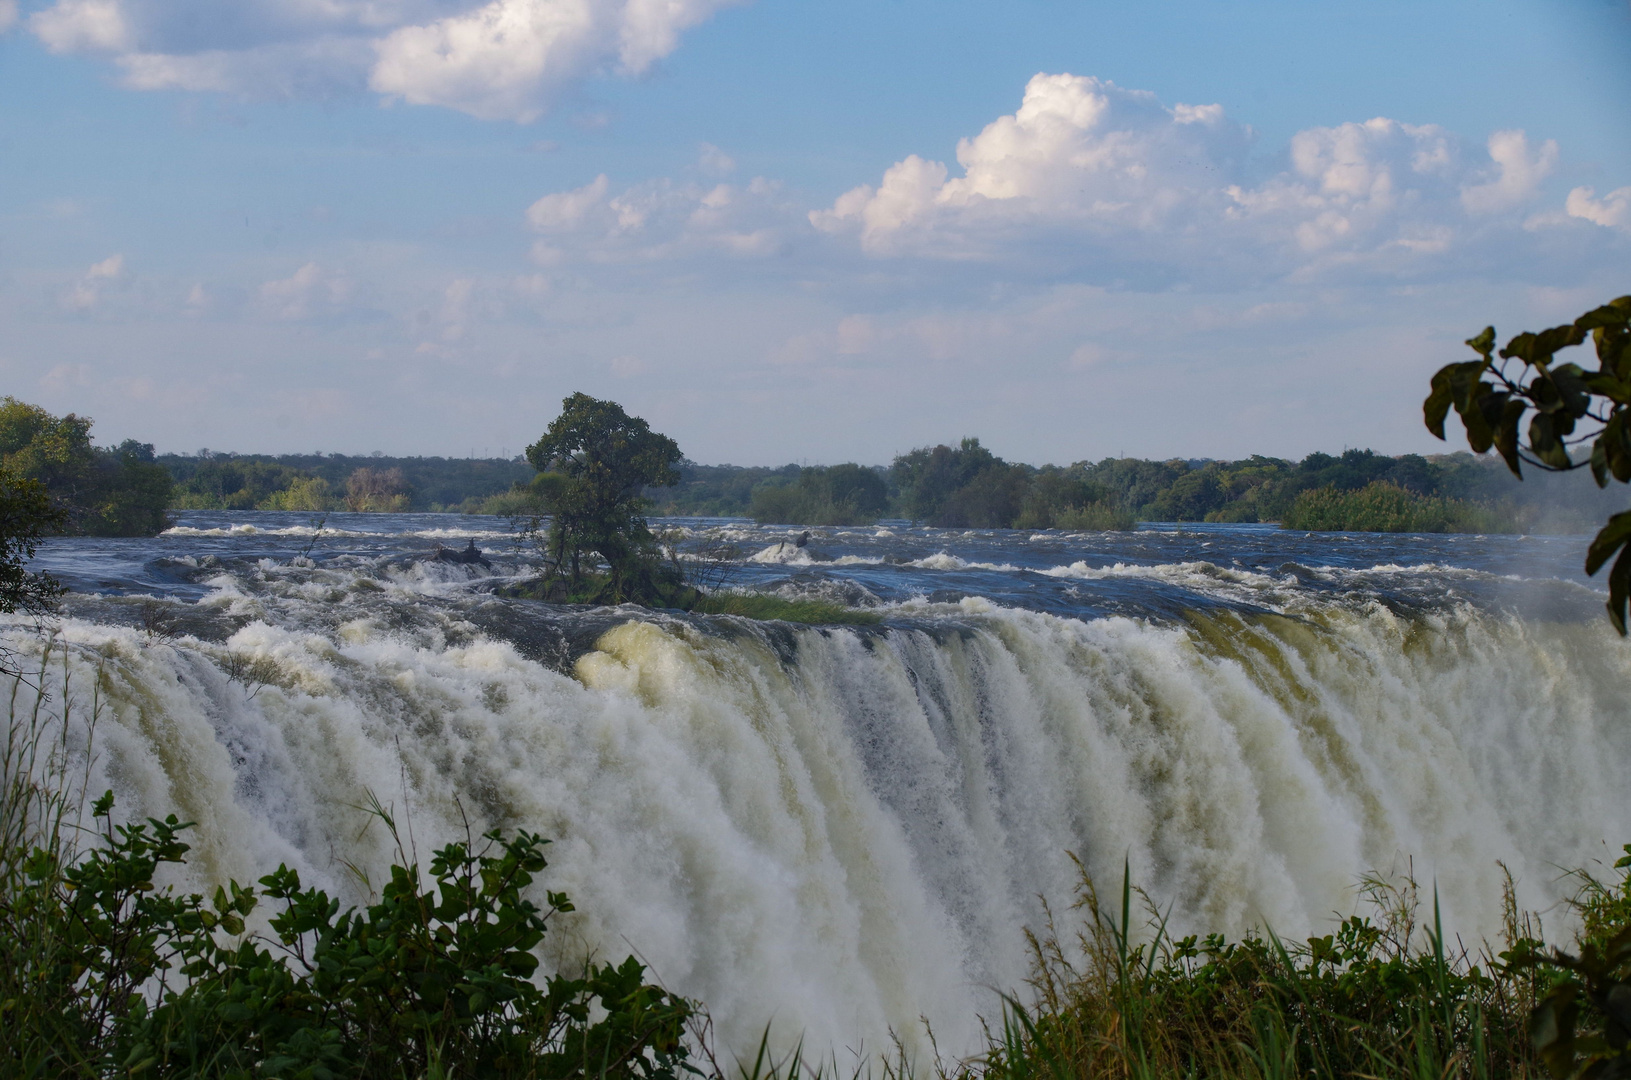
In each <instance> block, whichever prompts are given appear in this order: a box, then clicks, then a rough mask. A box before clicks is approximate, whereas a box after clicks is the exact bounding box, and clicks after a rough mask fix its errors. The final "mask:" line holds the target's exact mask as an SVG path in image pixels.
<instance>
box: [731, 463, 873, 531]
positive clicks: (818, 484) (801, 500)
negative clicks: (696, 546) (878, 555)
mask: <svg viewBox="0 0 1631 1080" xmlns="http://www.w3.org/2000/svg"><path fill="white" fill-rule="evenodd" d="M888 509H889V488H888V486H887V485H886V484H885V483H884V479H883V477H882V476H880V475H879V474H878V472H877V471H876V470H874V469H868V468H866V467H865V466H862V465H856V464H853V463H849V464H844V465H832V466H828V467H825V468H813V469H801V470H799V472H798V475H797V477H796V478H788V479H786V480H778V479H772V480H766V481H764V482H762V483H760V484H759V485H758V486H756V487H755V488H754V489H753V496H752V503H751V505H750V507H749V510H748V513H749V514H750V515H751V516H752V517H753V518H754V520H756V521H758V522H759V523H761V524H764V523H767V522H774V523H781V524H788V525H870V524H871V523H872V522H874V521H876V520H878V518H879V517H881V516H882V515H883V514H884V513H886V512H887V511H888Z"/></svg>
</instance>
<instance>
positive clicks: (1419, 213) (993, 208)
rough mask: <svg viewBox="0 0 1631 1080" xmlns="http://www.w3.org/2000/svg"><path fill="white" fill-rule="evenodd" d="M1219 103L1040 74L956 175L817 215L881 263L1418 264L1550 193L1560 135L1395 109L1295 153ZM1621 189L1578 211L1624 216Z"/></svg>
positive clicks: (1169, 272) (878, 187) (852, 194)
mask: <svg viewBox="0 0 1631 1080" xmlns="http://www.w3.org/2000/svg"><path fill="white" fill-rule="evenodd" d="M1253 140H1254V136H1253V133H1252V131H1251V129H1250V128H1248V127H1246V126H1245V125H1242V124H1240V123H1238V122H1237V121H1235V120H1233V119H1231V118H1230V117H1229V116H1228V115H1227V113H1226V112H1225V111H1224V109H1223V107H1222V106H1219V105H1186V104H1178V105H1173V106H1171V107H1168V106H1166V105H1164V104H1163V103H1162V102H1160V101H1159V100H1158V99H1157V98H1156V97H1155V96H1154V95H1153V94H1150V93H1148V92H1145V91H1139V90H1128V89H1125V88H1122V87H1119V86H1116V85H1115V84H1113V83H1110V82H1106V81H1103V80H1100V79H1096V78H1092V77H1086V76H1077V75H1069V74H1047V73H1043V74H1038V75H1036V76H1034V77H1033V78H1032V79H1031V80H1030V81H1029V83H1028V84H1027V85H1026V87H1025V92H1024V96H1023V99H1022V100H1021V102H1020V106H1019V108H1018V109H1017V110H1015V112H1014V113H1012V114H1011V115H1007V116H1002V117H999V118H997V119H996V120H994V121H992V122H991V123H990V124H988V125H986V127H985V128H984V130H982V131H981V132H980V133H979V134H977V135H974V136H972V137H968V138H964V139H962V140H960V141H959V142H958V144H957V150H956V162H957V167H956V168H953V167H951V166H948V165H947V164H946V163H943V162H940V161H933V160H928V159H926V158H923V157H919V156H917V155H912V156H908V157H906V158H903V159H902V160H900V161H899V162H897V163H895V164H894V165H892V166H890V167H889V168H888V169H887V170H885V172H884V174H883V176H882V178H881V179H880V180H879V181H878V182H877V183H876V184H864V185H861V186H859V187H856V188H853V189H851V190H850V191H847V192H845V193H844V194H842V195H840V196H839V197H838V198H837V199H835V200H834V201H833V203H832V205H831V206H829V207H826V208H822V209H817V210H814V211H811V212H810V213H809V215H808V219H809V222H810V224H811V225H813V226H814V227H815V228H816V229H818V230H820V231H822V232H825V233H828V234H830V235H832V236H834V237H838V238H844V237H851V238H853V239H854V240H855V241H856V242H858V244H859V247H860V249H861V250H862V251H863V252H865V253H867V254H870V255H873V256H912V257H928V258H941V259H955V260H1002V259H1007V260H1010V261H1012V262H1014V263H1015V264H1016V265H1019V264H1020V263H1023V262H1025V261H1027V260H1029V261H1030V262H1031V263H1032V264H1033V265H1036V266H1042V265H1044V264H1046V265H1049V266H1054V267H1058V266H1060V265H1064V264H1069V265H1071V266H1074V267H1076V268H1077V269H1080V268H1083V267H1094V268H1097V269H1098V270H1099V271H1100V272H1101V276H1105V277H1115V276H1118V275H1125V274H1126V273H1128V272H1131V271H1132V270H1136V269H1138V268H1143V269H1144V270H1146V271H1149V272H1151V273H1154V274H1155V275H1156V276H1157V277H1161V278H1163V279H1164V280H1169V281H1170V280H1172V279H1174V278H1175V277H1177V278H1181V277H1185V276H1193V275H1194V274H1196V273H1200V274H1206V273H1210V274H1212V275H1213V276H1215V277H1218V278H1219V279H1222V278H1224V277H1227V276H1228V275H1229V274H1231V273H1236V272H1241V271H1245V272H1250V273H1253V274H1256V275H1259V276H1262V275H1268V276H1275V275H1284V274H1289V273H1298V272H1318V271H1320V270H1322V269H1327V268H1333V267H1341V268H1344V269H1345V270H1349V271H1352V270H1354V269H1355V268H1358V269H1360V270H1363V269H1364V268H1367V267H1369V268H1371V269H1374V270H1379V271H1383V272H1386V273H1400V272H1408V271H1409V270H1410V268H1412V267H1419V266H1421V265H1424V263H1423V260H1430V259H1440V260H1442V259H1444V258H1448V257H1451V256H1453V255H1455V254H1456V253H1457V252H1458V251H1470V250H1471V246H1472V245H1474V244H1476V243H1478V242H1481V240H1482V238H1484V237H1486V236H1491V235H1495V232H1492V230H1494V231H1496V232H1498V231H1500V230H1508V231H1510V230H1516V229H1521V227H1522V225H1523V221H1522V220H1521V219H1520V217H1519V214H1520V213H1521V212H1522V211H1523V210H1524V208H1526V207H1528V206H1530V205H1531V204H1533V203H1535V202H1536V201H1537V200H1539V199H1540V198H1541V197H1542V196H1543V190H1542V185H1543V182H1544V181H1545V180H1546V178H1547V177H1548V176H1549V175H1550V174H1551V173H1552V172H1553V171H1554V169H1555V168H1556V165H1557V161H1558V147H1557V144H1556V143H1554V142H1552V141H1550V140H1547V141H1545V142H1542V143H1540V144H1539V145H1538V146H1533V145H1531V143H1530V140H1529V139H1528V137H1527V136H1526V134H1525V133H1524V132H1522V131H1498V132H1496V133H1495V134H1494V135H1492V136H1491V137H1490V138H1489V141H1488V144H1487V148H1486V149H1487V153H1478V152H1476V151H1473V152H1464V150H1463V148H1462V146H1461V143H1460V141H1459V140H1458V139H1457V138H1456V137H1455V136H1454V135H1452V134H1451V133H1449V132H1447V131H1445V130H1444V129H1442V128H1440V127H1437V126H1434V125H1414V124H1406V123H1401V122H1399V121H1397V120H1392V119H1388V118H1386V117H1377V118H1375V119H1371V120H1367V121H1363V122H1355V123H1344V124H1338V125H1335V126H1331V127H1317V128H1309V129H1307V130H1304V131H1301V132H1298V133H1297V134H1296V135H1295V136H1293V138H1292V139H1291V141H1290V144H1289V145H1288V146H1287V147H1286V150H1285V153H1284V156H1283V157H1281V158H1279V162H1280V164H1279V165H1278V166H1275V165H1274V164H1273V162H1274V160H1275V159H1274V158H1269V157H1266V156H1264V155H1262V154H1258V155H1257V156H1255V157H1254V156H1253V154H1252V150H1253ZM1625 202H1626V200H1625V199H1623V198H1622V196H1621V193H1620V192H1614V193H1611V194H1610V195H1609V196H1606V197H1605V198H1604V199H1602V200H1594V199H1593V197H1592V193H1591V192H1590V191H1585V192H1584V193H1583V194H1578V195H1574V196H1571V197H1570V203H1569V212H1570V213H1571V214H1574V215H1575V216H1578V217H1584V218H1587V219H1589V220H1593V221H1598V222H1599V223H1603V222H1605V221H1606V222H1609V223H1619V222H1620V221H1621V220H1622V218H1621V215H1623V214H1624V213H1626V211H1625V210H1624V206H1625Z"/></svg>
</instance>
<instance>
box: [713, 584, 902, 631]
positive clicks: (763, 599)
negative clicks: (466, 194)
mask: <svg viewBox="0 0 1631 1080" xmlns="http://www.w3.org/2000/svg"><path fill="white" fill-rule="evenodd" d="M691 610H692V611H694V612H697V613H698V614H702V615H740V616H741V617H743V618H746V619H761V620H770V619H779V620H781V621H782V622H791V623H805V624H808V625H811V626H872V625H876V624H877V623H879V622H882V621H883V617H882V616H880V615H879V614H878V613H877V612H875V611H864V610H861V609H859V608H851V607H845V606H843V605H842V604H834V603H829V602H828V601H825V600H786V599H783V598H782V597H779V596H768V595H766V594H764V593H739V592H713V593H709V594H708V595H707V596H704V597H702V598H701V599H700V600H698V601H697V602H696V604H695V605H694V606H693V607H692V608H691Z"/></svg>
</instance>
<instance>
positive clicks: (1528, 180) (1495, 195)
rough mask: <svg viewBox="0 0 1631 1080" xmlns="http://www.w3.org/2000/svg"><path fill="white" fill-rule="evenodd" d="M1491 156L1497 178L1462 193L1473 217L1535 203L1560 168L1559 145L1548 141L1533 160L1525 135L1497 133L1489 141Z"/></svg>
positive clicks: (1466, 189)
mask: <svg viewBox="0 0 1631 1080" xmlns="http://www.w3.org/2000/svg"><path fill="white" fill-rule="evenodd" d="M1489 156H1490V159H1491V160H1492V161H1493V162H1494V163H1495V174H1496V175H1495V178H1494V179H1492V180H1490V181H1488V182H1487V183H1483V184H1472V185H1469V186H1467V187H1463V188H1462V189H1461V204H1462V205H1463V206H1465V207H1466V208H1467V210H1468V211H1469V212H1470V213H1474V214H1494V213H1499V212H1500V211H1502V210H1511V209H1514V208H1516V207H1519V206H1522V205H1523V204H1525V203H1527V202H1529V201H1530V200H1532V199H1533V198H1534V197H1535V196H1536V195H1537V194H1539V192H1540V182H1541V181H1542V180H1544V179H1546V177H1547V176H1548V175H1550V173H1551V171H1552V169H1553V168H1554V167H1556V165H1557V143H1555V142H1553V141H1551V140H1550V139H1548V140H1546V142H1544V143H1542V144H1541V146H1540V149H1539V150H1537V151H1536V152H1535V153H1534V155H1533V156H1531V155H1530V153H1529V140H1528V139H1527V138H1526V137H1525V136H1524V133H1523V132H1521V131H1497V132H1496V133H1495V134H1493V135H1491V136H1490V137H1489Z"/></svg>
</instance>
